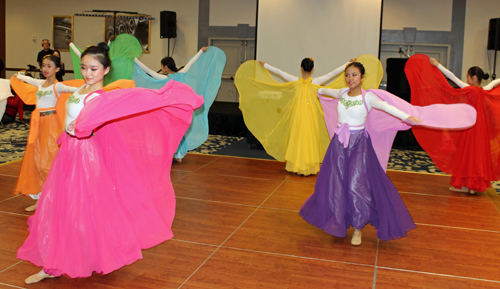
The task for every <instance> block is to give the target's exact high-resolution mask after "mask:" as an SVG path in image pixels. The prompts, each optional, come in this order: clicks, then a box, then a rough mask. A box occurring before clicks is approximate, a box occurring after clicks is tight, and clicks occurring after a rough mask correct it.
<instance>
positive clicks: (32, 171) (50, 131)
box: [11, 55, 78, 212]
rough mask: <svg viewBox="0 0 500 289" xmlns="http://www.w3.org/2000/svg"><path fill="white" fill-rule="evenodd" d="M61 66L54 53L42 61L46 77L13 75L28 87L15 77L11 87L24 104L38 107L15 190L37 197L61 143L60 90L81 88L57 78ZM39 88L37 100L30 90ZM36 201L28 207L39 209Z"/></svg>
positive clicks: (32, 121)
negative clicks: (43, 78)
mask: <svg viewBox="0 0 500 289" xmlns="http://www.w3.org/2000/svg"><path fill="white" fill-rule="evenodd" d="M60 69H61V64H60V59H59V57H56V56H54V55H46V56H45V57H44V58H43V60H42V73H43V76H44V77H45V80H38V79H33V78H31V77H28V76H24V75H19V74H16V75H14V78H15V77H16V76H17V79H19V80H22V81H25V82H26V83H28V84H29V86H34V87H26V85H24V84H23V83H22V82H21V81H16V79H14V78H12V80H11V82H12V86H13V88H14V90H15V91H16V93H17V94H18V95H19V96H20V97H21V98H22V99H23V100H24V102H25V103H28V104H33V103H34V102H36V109H35V110H34V111H33V113H32V118H31V126H30V133H29V137H28V144H27V146H26V151H25V153H24V157H23V162H22V165H21V171H20V173H19V179H18V181H17V185H16V189H15V192H16V193H17V194H19V193H20V194H23V195H27V196H28V195H32V196H33V198H35V199H38V193H39V192H41V191H42V188H43V185H44V183H45V179H46V178H47V175H48V173H49V170H50V167H51V166H52V162H53V161H54V157H55V156H56V153H57V150H58V149H59V146H58V145H57V138H58V137H59V136H60V135H61V133H62V131H63V123H62V122H61V120H62V118H61V117H64V116H61V115H59V116H58V115H57V113H56V104H57V102H58V100H59V98H60V95H61V93H67V92H74V91H76V90H77V89H78V88H76V87H70V86H66V85H64V84H62V83H59V82H57V81H56V73H57V72H58V71H59V70H60ZM32 88H33V89H34V88H37V90H36V99H34V98H32V97H31V96H34V95H33V94H30V93H29V90H30V89H32ZM36 206H37V203H35V204H34V205H32V206H29V207H27V208H26V211H28V212H31V211H34V210H35V209H36Z"/></svg>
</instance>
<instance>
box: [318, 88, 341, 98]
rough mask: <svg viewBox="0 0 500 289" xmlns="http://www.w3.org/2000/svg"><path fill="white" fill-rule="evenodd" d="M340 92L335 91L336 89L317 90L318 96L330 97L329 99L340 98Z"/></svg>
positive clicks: (338, 90) (339, 90)
mask: <svg viewBox="0 0 500 289" xmlns="http://www.w3.org/2000/svg"><path fill="white" fill-rule="evenodd" d="M341 90H342V88H340V89H336V88H323V87H322V88H320V89H318V94H322V95H328V96H331V97H335V98H340V95H341V93H342V92H341Z"/></svg>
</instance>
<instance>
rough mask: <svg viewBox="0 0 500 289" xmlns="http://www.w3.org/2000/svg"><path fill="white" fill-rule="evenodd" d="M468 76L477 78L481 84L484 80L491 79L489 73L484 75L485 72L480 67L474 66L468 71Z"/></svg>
mask: <svg viewBox="0 0 500 289" xmlns="http://www.w3.org/2000/svg"><path fill="white" fill-rule="evenodd" d="M467 74H468V75H470V77H473V76H475V77H477V79H478V80H479V82H481V80H483V79H484V80H486V79H488V78H490V75H489V74H488V73H484V71H483V70H482V69H481V67H479V66H472V67H471V68H469V70H468V71H467Z"/></svg>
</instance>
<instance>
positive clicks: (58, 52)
mask: <svg viewBox="0 0 500 289" xmlns="http://www.w3.org/2000/svg"><path fill="white" fill-rule="evenodd" d="M54 52H57V54H59V56H58V57H59V58H61V51H59V50H57V49H54V50H52V54H54Z"/></svg>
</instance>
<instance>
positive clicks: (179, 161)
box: [174, 159, 182, 163]
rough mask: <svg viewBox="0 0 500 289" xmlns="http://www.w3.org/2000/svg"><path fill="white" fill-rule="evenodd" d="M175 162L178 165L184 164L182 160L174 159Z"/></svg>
mask: <svg viewBox="0 0 500 289" xmlns="http://www.w3.org/2000/svg"><path fill="white" fill-rule="evenodd" d="M174 161H176V162H178V163H182V159H174Z"/></svg>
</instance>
